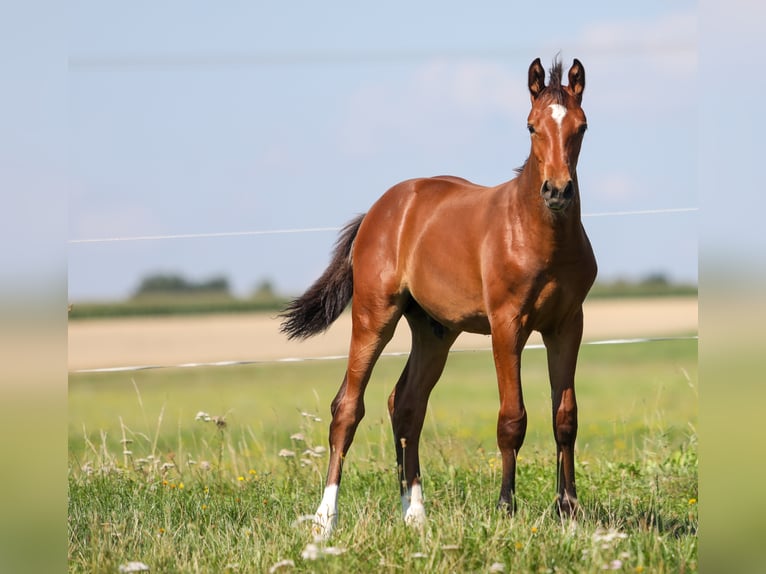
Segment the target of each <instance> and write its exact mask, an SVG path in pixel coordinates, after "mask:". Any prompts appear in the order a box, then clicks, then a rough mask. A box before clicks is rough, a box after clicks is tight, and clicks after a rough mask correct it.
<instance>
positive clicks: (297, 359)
mask: <svg viewBox="0 0 766 574" xmlns="http://www.w3.org/2000/svg"><path fill="white" fill-rule="evenodd" d="M696 340H698V337H697V335H689V336H684V337H638V338H631V339H604V340H600V341H586V342H583V343H582V344H583V345H632V344H638V343H657V342H661V341H696ZM544 348H545V345H542V344H530V345H527V346H526V347H524V349H525V350H527V349H544ZM491 350H492V349H491V348H490V347H486V348H478V349H452V350H451V351H450V354H452V353H485V352H489V351H491ZM409 354H410V352H409V351H396V352H389V353H382V354H381V357H406V356H408V355H409ZM347 358H348V356H347V355H324V356H319V357H283V358H281V359H253V360H244V361H211V362H192V363H177V364H174V365H160V364H154V365H127V366H122V367H99V368H94V369H76V370H74V371H72V372H73V373H121V372H126V371H146V370H151V369H191V368H197V367H232V366H238V365H266V364H279V363H307V362H313V361H340V360H345V359H347Z"/></svg>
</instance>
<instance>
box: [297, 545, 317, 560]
mask: <svg viewBox="0 0 766 574" xmlns="http://www.w3.org/2000/svg"><path fill="white" fill-rule="evenodd" d="M301 558H303V559H304V560H316V559H317V558H319V546H317V545H316V544H307V545H306V548H304V549H303V551H302V552H301Z"/></svg>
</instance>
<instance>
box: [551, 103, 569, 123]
mask: <svg viewBox="0 0 766 574" xmlns="http://www.w3.org/2000/svg"><path fill="white" fill-rule="evenodd" d="M548 109H550V110H551V117H552V118H553V119H554V120H556V123H557V124H558V125H559V127H561V120H563V119H564V116H565V115H567V109H566V108H565V107H564V106H562V105H561V104H551V105H550V106H548Z"/></svg>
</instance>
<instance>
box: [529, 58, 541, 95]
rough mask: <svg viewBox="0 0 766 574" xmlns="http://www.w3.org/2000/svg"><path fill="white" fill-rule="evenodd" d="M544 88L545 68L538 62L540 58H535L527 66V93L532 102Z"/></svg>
mask: <svg viewBox="0 0 766 574" xmlns="http://www.w3.org/2000/svg"><path fill="white" fill-rule="evenodd" d="M544 89H545V68H543V65H542V64H541V63H540V58H535V61H534V62H532V64H531V65H530V66H529V93H530V94H531V96H532V101H533V102H534V101H535V100H536V99H537V97H538V96H539V95H540V92H542V91H543V90H544Z"/></svg>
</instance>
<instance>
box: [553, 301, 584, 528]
mask: <svg viewBox="0 0 766 574" xmlns="http://www.w3.org/2000/svg"><path fill="white" fill-rule="evenodd" d="M582 329H583V316H582V309H580V311H579V312H578V313H577V314H576V316H575V317H574V319H573V320H572V321H570V322H569V323H567V324H566V325H564V326H562V327H560V328H559V329H558V330H557V331H556V332H555V333H553V334H543V340H544V342H545V347H546V349H547V353H548V372H549V374H550V381H551V403H552V410H553V435H554V437H555V439H556V461H557V462H556V464H557V467H558V470H557V473H556V477H557V481H556V482H557V486H556V490H557V493H556V500H557V502H558V504H557V507H558V511H559V514H561V515H562V516H569V517H572V516H574V515H575V514H576V512H577V508H578V506H577V489H576V487H575V470H574V461H575V455H574V447H575V440H576V438H577V398H576V396H575V369H576V367H577V354H578V351H579V349H580V342H581V340H582Z"/></svg>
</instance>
